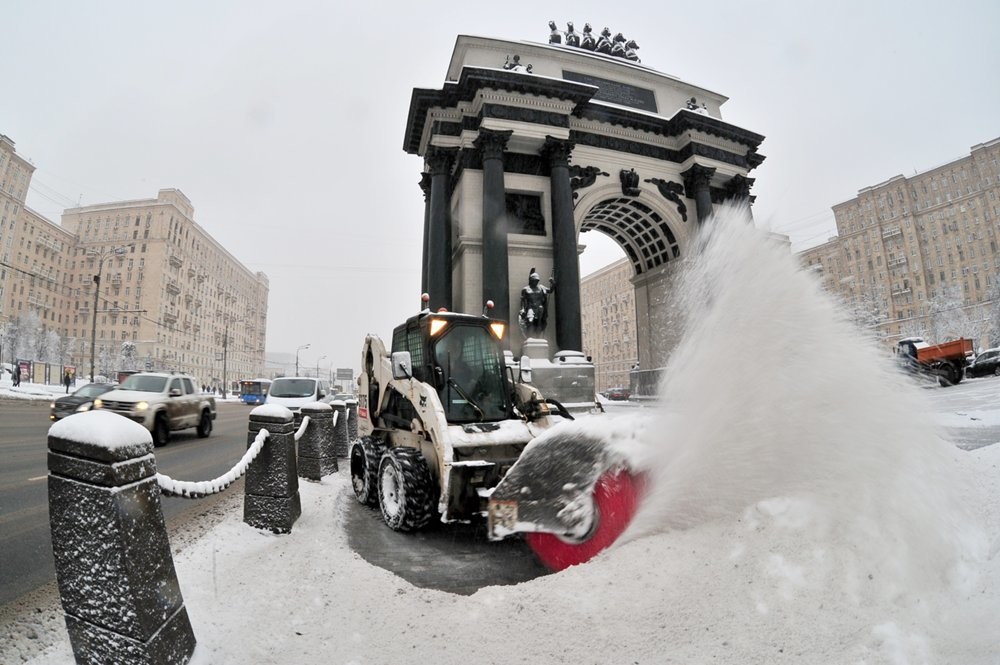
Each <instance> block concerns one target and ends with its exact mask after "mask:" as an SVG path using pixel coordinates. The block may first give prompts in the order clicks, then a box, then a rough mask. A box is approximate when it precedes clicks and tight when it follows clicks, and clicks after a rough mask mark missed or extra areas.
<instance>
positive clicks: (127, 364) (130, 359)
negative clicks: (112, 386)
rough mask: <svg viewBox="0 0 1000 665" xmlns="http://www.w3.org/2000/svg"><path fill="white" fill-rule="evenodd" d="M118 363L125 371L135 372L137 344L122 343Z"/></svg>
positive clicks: (127, 341) (130, 342)
mask: <svg viewBox="0 0 1000 665" xmlns="http://www.w3.org/2000/svg"><path fill="white" fill-rule="evenodd" d="M118 361H119V363H120V364H121V369H124V370H135V369H136V363H137V360H136V350H135V342H132V341H129V340H126V341H124V342H122V348H121V353H120V354H119V356H118Z"/></svg>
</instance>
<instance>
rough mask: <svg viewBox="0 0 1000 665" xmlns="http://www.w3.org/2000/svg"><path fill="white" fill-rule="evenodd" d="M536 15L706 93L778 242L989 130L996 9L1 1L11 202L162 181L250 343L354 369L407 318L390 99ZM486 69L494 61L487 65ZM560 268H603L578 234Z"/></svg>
mask: <svg viewBox="0 0 1000 665" xmlns="http://www.w3.org/2000/svg"><path fill="white" fill-rule="evenodd" d="M549 20H555V21H556V22H557V23H558V24H559V25H560V26H564V24H565V22H566V21H573V22H574V23H575V24H576V25H577V26H578V27H582V26H583V24H584V23H586V22H589V23H591V24H592V25H593V26H594V27H595V29H597V30H599V29H600V28H602V27H604V26H608V27H610V28H611V30H612V31H613V32H622V33H624V34H625V35H626V37H628V38H631V39H635V40H636V41H637V42H638V43H639V45H640V50H639V55H640V57H641V59H642V64H644V65H646V66H649V67H652V68H653V69H656V70H658V71H661V72H665V73H668V74H672V75H674V76H677V77H679V78H681V79H683V80H686V81H689V82H691V83H694V84H697V85H699V86H702V87H705V88H708V89H710V90H713V91H715V92H718V93H721V94H723V95H726V96H728V97H729V98H730V101H729V102H727V103H726V104H725V105H724V106H723V107H722V115H723V119H724V120H727V121H728V122H731V123H734V124H736V125H739V126H742V127H744V128H746V129H749V130H752V131H755V132H758V133H760V134H763V135H764V136H765V137H766V139H765V141H764V143H763V144H762V145H761V147H760V152H761V153H762V154H764V155H766V156H767V160H766V161H765V162H764V164H763V165H762V166H761V167H759V168H758V169H757V170H756V171H754V172H753V173H751V177H756V184H755V185H754V188H753V193H754V194H755V195H756V196H757V202H756V205H755V217H756V219H757V222H758V224H761V225H769V226H770V228H773V229H774V230H776V231H779V232H782V233H786V234H788V235H789V236H790V237H791V238H792V241H793V243H794V248H796V249H801V248H804V247H807V246H811V245H815V244H818V243H820V242H822V241H824V240H826V238H827V237H828V236H829V235H831V234H833V233H834V229H835V227H834V224H833V214H832V212H831V210H830V208H831V206H832V205H834V204H837V203H840V202H842V201H845V200H848V199H850V198H852V197H853V196H855V195H856V193H857V191H858V190H859V189H861V188H863V187H866V186H869V185H873V184H876V183H879V182H882V181H884V180H887V179H888V178H890V177H892V176H894V175H897V174H903V175H912V174H913V173H914V172H917V171H924V170H927V169H929V168H932V167H934V166H937V165H939V164H942V163H945V162H947V161H950V160H952V159H955V158H957V157H960V156H962V155H964V154H967V153H968V150H969V148H970V147H971V146H972V145H975V144H977V143H981V142H985V141H989V140H991V139H994V138H997V137H1000V85H998V81H1000V47H998V46H997V42H996V27H997V26H998V25H1000V2H996V0H957V1H955V2H951V3H948V4H947V5H944V4H942V3H940V2H933V3H931V2H927V1H924V0H920V1H909V0H892V1H884V2H879V1H871V0H869V1H867V2H856V1H854V0H851V1H846V2H845V1H841V2H835V3H831V2H822V3H820V2H802V1H796V2H756V3H755V2H746V1H745V0H742V1H730V0H716V1H715V2H711V3H647V2H632V3H620V2H619V3H614V2H607V0H605V1H603V2H592V1H590V0H579V1H576V2H573V3H566V2H528V3H497V2H493V3H488V4H487V3H473V2H465V3H461V2H447V3H446V2H440V1H438V0H426V1H425V2H420V3H405V4H404V3H395V2H394V3H379V2H355V3H347V2H344V1H342V0H340V1H330V2H294V1H289V2H282V3H277V2H250V1H245V0H241V1H239V2H237V1H229V2H186V1H174V2H170V3H136V2H133V1H131V0H123V1H121V2H112V1H106V2H101V1H97V2H91V3H71V2H54V1H51V0H6V1H5V2H3V4H2V5H0V25H2V26H3V30H2V37H0V63H2V71H3V77H2V79H0V133H3V134H6V135H7V136H9V137H10V138H11V139H12V140H14V141H15V142H16V145H17V151H18V154H20V155H22V156H23V157H25V158H27V159H30V160H31V162H32V163H33V164H34V165H35V167H36V171H35V174H34V178H33V180H32V188H31V192H30V194H29V196H28V205H29V206H30V207H32V208H34V209H35V210H37V211H38V212H40V213H42V214H43V215H45V216H46V217H48V218H49V219H51V220H53V221H56V222H57V223H58V222H59V220H60V218H61V214H62V211H63V210H64V209H65V208H66V207H70V206H74V205H77V204H83V205H88V204H94V203H102V202H107V201H117V200H125V199H142V198H155V196H156V193H157V191H158V190H159V189H161V188H167V187H176V188H179V189H181V190H182V191H183V192H184V193H185V194H186V195H187V196H188V197H189V198H190V199H191V201H192V203H193V204H194V208H195V221H196V222H198V223H199V224H200V225H201V226H202V227H203V228H204V229H205V230H206V231H208V232H209V233H210V234H211V235H212V236H214V237H215V238H216V239H217V240H218V241H219V242H220V243H221V244H222V245H223V246H225V247H226V248H227V249H228V250H229V251H230V252H231V253H232V254H233V255H234V256H236V257H237V258H238V259H239V260H240V261H242V262H243V263H244V264H245V265H246V266H247V267H248V268H250V269H251V270H255V271H256V270H261V271H264V272H265V273H266V274H267V275H268V277H269V278H270V283H271V292H270V308H269V309H270V317H269V323H268V331H267V350H268V351H279V352H281V351H284V352H289V353H294V352H295V349H296V347H298V346H301V345H303V344H310V345H311V347H310V349H308V350H305V351H303V352H302V354H301V362H302V363H303V364H304V365H306V366H312V365H313V363H315V362H316V361H317V360H318V358H319V357H320V356H326V358H325V359H323V360H322V361H321V365H322V366H323V367H326V366H327V365H328V363H331V362H332V363H333V365H334V366H340V367H347V366H350V367H354V368H357V367H359V366H360V361H359V358H358V356H359V355H360V349H361V343H362V340H363V337H364V335H365V333H367V332H375V333H378V334H379V335H381V336H382V338H383V339H385V340H388V339H389V337H390V335H391V331H392V328H393V326H394V325H396V324H397V323H399V322H401V321H402V320H403V319H404V318H405V317H406V316H409V315H410V314H412V313H414V312H415V311H416V310H417V309H418V306H419V295H420V293H419V291H420V277H419V274H420V272H419V271H420V243H421V237H422V223H423V196H422V195H421V192H420V189H419V188H418V186H417V182H418V180H419V178H420V171H421V167H422V164H421V160H420V159H419V158H417V157H415V156H410V155H407V154H406V153H404V152H403V150H402V143H403V131H404V128H405V123H406V117H407V111H408V108H409V100H410V94H411V92H412V90H413V88H414V87H423V88H436V89H439V88H440V87H441V86H442V84H443V82H444V75H445V71H446V68H447V65H448V60H449V58H450V57H451V52H452V49H453V48H454V45H455V38H456V36H457V35H459V34H471V35H481V36H488V37H500V38H504V39H511V40H528V41H535V42H542V43H544V42H547V41H548V34H549V29H548V27H547V24H548V21H549ZM499 64H501V63H498V66H499ZM581 241H582V242H583V243H584V244H588V245H589V246H590V247H589V249H588V250H587V251H586V252H585V253H584V255H583V256H582V258H581V272H582V273H583V274H586V273H589V272H592V271H593V270H595V269H597V268H599V267H601V266H602V265H604V264H606V263H608V262H610V261H612V260H614V259H616V258H619V257H620V256H622V254H621V252H620V250H618V249H617V248H616V247H614V245H613V244H612V243H611V242H610V241H608V240H606V239H605V238H604V237H603V236H600V235H598V234H595V233H589V234H585V235H583V236H582V237H581Z"/></svg>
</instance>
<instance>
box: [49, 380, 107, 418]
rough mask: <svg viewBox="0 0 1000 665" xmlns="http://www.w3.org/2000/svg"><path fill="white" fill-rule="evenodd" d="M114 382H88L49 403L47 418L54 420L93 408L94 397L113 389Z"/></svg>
mask: <svg viewBox="0 0 1000 665" xmlns="http://www.w3.org/2000/svg"><path fill="white" fill-rule="evenodd" d="M117 387H118V386H117V385H116V384H114V383H88V384H87V385H85V386H83V387H81V388H77V389H76V390H75V391H74V392H72V393H70V394H69V395H64V396H63V397H60V398H59V399H57V400H56V401H54V402H52V404H50V405H49V420H52V421H56V420H59V419H61V418H65V417H66V416H72V415H73V414H74V413H82V412H84V411H90V410H91V409H92V408H94V398H95V397H97V396H99V395H103V394H104V393H106V392H109V391H111V390H114V389H115V388H117Z"/></svg>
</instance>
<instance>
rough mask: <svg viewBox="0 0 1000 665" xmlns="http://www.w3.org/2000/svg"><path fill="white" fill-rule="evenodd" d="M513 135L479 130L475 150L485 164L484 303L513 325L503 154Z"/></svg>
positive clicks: (498, 316) (504, 132) (495, 314)
mask: <svg viewBox="0 0 1000 665" xmlns="http://www.w3.org/2000/svg"><path fill="white" fill-rule="evenodd" d="M513 133H514V132H512V131H503V132H501V131H494V130H489V129H480V130H479V138H477V139H476V141H475V146H476V148H478V149H479V152H480V154H481V156H482V161H483V302H482V303H480V306H482V305H484V304H485V302H486V301H487V300H492V301H493V305H494V310H493V312H494V316H496V317H497V318H498V319H503V320H504V321H506V322H507V323H508V324H509V323H510V263H509V257H508V248H507V203H506V197H505V189H504V181H503V151H504V148H505V147H506V146H507V141H508V139H510V136H511V134H513Z"/></svg>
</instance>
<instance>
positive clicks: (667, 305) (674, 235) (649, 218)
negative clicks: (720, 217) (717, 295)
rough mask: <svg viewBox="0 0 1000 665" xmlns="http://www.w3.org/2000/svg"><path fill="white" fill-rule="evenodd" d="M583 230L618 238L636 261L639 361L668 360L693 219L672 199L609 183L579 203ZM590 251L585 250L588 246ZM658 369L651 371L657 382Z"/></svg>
mask: <svg viewBox="0 0 1000 665" xmlns="http://www.w3.org/2000/svg"><path fill="white" fill-rule="evenodd" d="M577 213H578V214H577V219H578V222H577V228H578V229H579V232H580V234H581V241H580V243H581V244H582V245H585V244H586V243H585V241H584V240H583V237H582V235H583V234H584V233H588V232H598V233H601V234H603V235H605V236H607V237H608V238H610V239H611V240H612V241H614V242H615V244H617V245H618V246H619V247H620V248H621V249H622V250H623V251H624V253H625V256H626V258H627V259H628V261H629V263H630V264H631V266H632V279H631V282H632V287H633V290H634V293H633V303H634V306H635V315H636V330H635V339H636V351H637V355H638V360H639V365H640V366H641V367H643V368H657V367H661V366H663V365H664V364H665V363H666V360H667V358H668V357H669V353H670V350H671V348H672V346H673V344H674V343H675V342H676V337H677V335H678V334H679V333H677V332H676V331H673V330H672V329H671V326H670V325H669V323H670V321H671V319H672V318H674V317H672V316H671V312H672V309H673V307H674V306H675V305H674V300H673V298H672V295H673V291H674V288H675V280H676V278H677V276H678V274H679V270H680V265H681V260H682V259H683V258H684V257H685V256H686V255H687V254H688V251H689V244H690V241H691V236H692V234H693V232H694V229H693V228H692V222H689V221H685V220H684V219H683V218H682V217H681V215H680V213H679V212H678V211H677V209H676V207H673V203H672V202H668V201H660V200H658V199H657V195H656V194H654V193H650V192H649V191H647V190H642V191H641V192H640V194H639V196H636V197H628V196H623V195H622V194H621V191H620V189H618V188H615V187H605V188H603V189H602V190H599V191H595V192H592V193H590V194H589V195H588V196H586V197H584V198H583V199H582V200H581V201H580V202H579V204H578V208H577ZM584 251H586V250H584ZM655 382H656V376H655V373H654V374H653V375H652V376H651V377H650V383H651V386H652V385H655Z"/></svg>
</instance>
